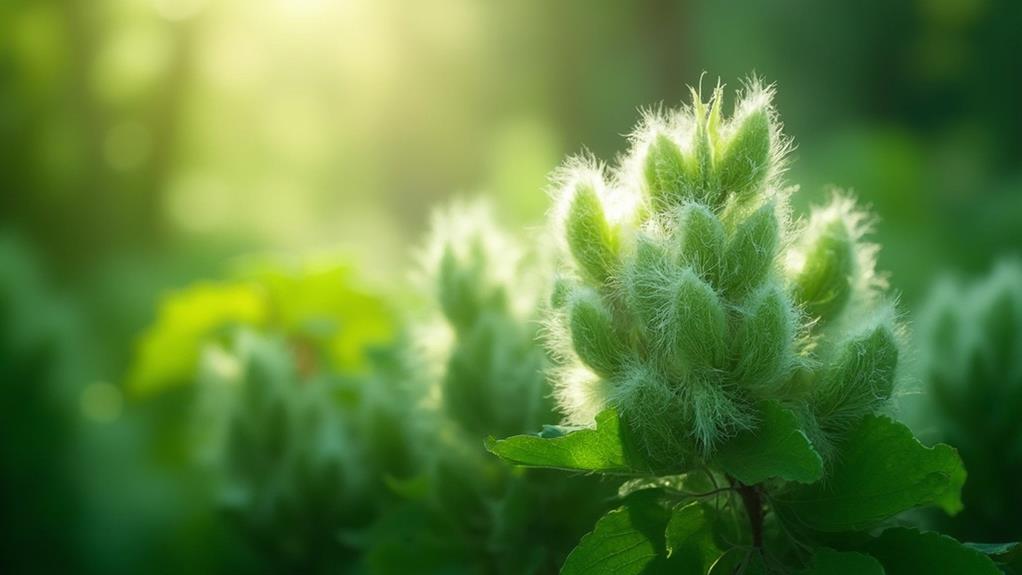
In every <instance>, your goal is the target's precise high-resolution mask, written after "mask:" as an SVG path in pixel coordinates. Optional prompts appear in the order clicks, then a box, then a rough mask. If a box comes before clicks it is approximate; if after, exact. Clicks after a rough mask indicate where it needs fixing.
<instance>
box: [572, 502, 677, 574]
mask: <svg viewBox="0 0 1022 575" xmlns="http://www.w3.org/2000/svg"><path fill="white" fill-rule="evenodd" d="M669 518H670V512H669V511H668V510H667V509H664V508H663V507H661V506H660V505H658V504H657V503H656V500H655V499H654V498H653V497H633V498H632V499H631V500H630V501H628V502H627V503H626V504H625V505H622V506H621V507H618V508H617V509H615V510H613V511H611V512H610V513H607V514H606V515H604V516H603V517H602V518H601V519H600V520H599V521H597V522H596V527H595V528H593V530H592V531H591V532H589V533H587V534H586V535H585V536H583V537H582V540H581V541H580V542H579V544H578V546H577V547H575V549H573V550H572V552H571V554H570V555H568V559H567V560H565V562H564V566H562V567H561V574H562V575H572V574H575V573H578V574H586V575H600V574H601V573H605V574H607V575H629V574H639V573H644V572H648V569H653V568H654V567H655V563H656V562H658V561H659V560H662V557H663V556H664V553H665V551H664V529H665V527H666V525H667V522H668V520H669Z"/></svg>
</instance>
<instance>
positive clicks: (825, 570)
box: [800, 547, 884, 575]
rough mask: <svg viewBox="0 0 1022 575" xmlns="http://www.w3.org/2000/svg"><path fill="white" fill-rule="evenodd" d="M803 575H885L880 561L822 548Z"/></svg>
mask: <svg viewBox="0 0 1022 575" xmlns="http://www.w3.org/2000/svg"><path fill="white" fill-rule="evenodd" d="M800 574H801V575H884V567H883V566H882V565H881V564H880V562H879V561H877V560H876V559H874V558H873V557H870V556H869V555H863V554H862V553H854V552H851V551H847V552H844V551H834V550H833V549H828V548H826V547H821V548H819V549H817V550H816V551H815V552H814V553H813V558H812V561H811V563H810V565H809V567H808V568H807V569H806V570H804V571H801V572H800Z"/></svg>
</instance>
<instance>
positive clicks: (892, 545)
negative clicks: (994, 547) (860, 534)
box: [863, 527, 1001, 575]
mask: <svg viewBox="0 0 1022 575" xmlns="http://www.w3.org/2000/svg"><path fill="white" fill-rule="evenodd" d="M863 551H866V552H867V553H869V554H870V555H872V556H874V557H876V558H877V559H879V560H880V562H881V563H882V564H883V566H884V570H885V572H886V573H887V575H916V574H918V573H954V574H955V575H999V574H1000V573H1001V571H1000V570H999V569H998V568H997V566H996V565H994V562H993V561H992V560H991V559H990V558H989V557H987V556H986V555H984V554H983V553H981V552H980V551H977V550H976V549H971V548H969V547H967V546H965V545H962V544H961V543H959V542H958V541H955V540H954V539H952V538H950V537H948V536H946V535H941V534H939V533H930V532H920V531H918V530H915V529H908V528H904V527H897V528H894V529H888V530H887V531H884V532H883V533H882V534H881V535H880V536H879V537H877V538H876V539H873V540H872V541H870V542H869V543H867V544H866V546H865V547H864V548H863Z"/></svg>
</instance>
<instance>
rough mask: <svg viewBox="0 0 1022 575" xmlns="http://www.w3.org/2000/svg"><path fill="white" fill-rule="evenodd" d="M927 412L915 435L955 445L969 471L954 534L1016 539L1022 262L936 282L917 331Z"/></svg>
mask: <svg viewBox="0 0 1022 575" xmlns="http://www.w3.org/2000/svg"><path fill="white" fill-rule="evenodd" d="M918 340H919V348H920V349H919V359H920V362H919V363H920V367H921V378H922V380H923V383H924V385H925V386H926V391H928V392H929V393H927V394H925V396H924V397H925V398H926V401H927V403H926V408H927V409H925V410H924V413H921V414H918V416H917V418H916V419H919V421H917V423H918V424H919V426H920V429H921V430H927V431H932V430H934V429H938V430H939V433H940V435H939V436H938V437H935V438H934V439H939V440H941V441H948V442H949V443H951V444H952V445H954V446H955V447H957V448H958V449H959V450H960V452H961V455H962V459H963V460H964V461H965V463H966V465H967V468H968V469H969V481H968V482H967V483H966V485H965V491H964V493H963V497H964V501H965V503H966V508H965V511H964V512H963V513H962V514H961V515H960V516H958V517H955V518H954V520H953V523H952V524H951V525H948V527H949V528H950V529H952V530H953V531H955V534H956V535H959V536H962V537H966V538H970V539H976V538H985V539H989V540H995V539H996V540H1001V539H1004V540H1007V539H1011V538H1018V537H1022V530H1020V528H1019V524H1018V521H1017V520H1016V519H1015V517H1011V516H1010V514H1009V516H1006V515H1005V514H1004V510H1005V509H1019V508H1020V506H1022V494H1020V493H1019V491H1018V488H1017V485H1016V483H1017V481H1016V480H1015V478H1017V477H1019V475H1020V474H1022V419H1020V418H1019V413H1020V412H1022V263H1020V262H1019V261H1018V260H1007V261H1004V262H1002V263H1001V264H999V265H998V266H997V267H996V268H995V269H994V271H993V272H992V273H991V274H990V275H989V276H988V277H987V278H985V279H983V280H981V281H979V282H976V283H975V284H972V285H961V284H959V283H957V282H954V281H952V280H946V281H945V282H943V283H942V284H939V285H938V286H937V288H936V289H935V290H934V291H933V294H932V295H931V296H930V299H929V301H928V302H927V305H926V307H925V308H924V311H923V313H922V314H921V317H920V320H919V330H918Z"/></svg>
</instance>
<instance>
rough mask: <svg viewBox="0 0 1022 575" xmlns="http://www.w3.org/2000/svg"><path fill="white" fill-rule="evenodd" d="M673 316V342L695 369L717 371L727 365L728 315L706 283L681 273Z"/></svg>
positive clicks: (688, 273) (667, 328)
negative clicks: (724, 364) (724, 363)
mask: <svg viewBox="0 0 1022 575" xmlns="http://www.w3.org/2000/svg"><path fill="white" fill-rule="evenodd" d="M677 282H678V284H677V287H676V288H675V290H676V291H675V293H674V298H673V299H674V302H673V303H674V313H673V314H671V316H670V320H671V325H669V326H665V328H666V329H665V331H666V330H672V331H673V332H674V333H673V334H672V335H673V340H674V342H675V345H676V346H677V351H678V355H679V357H680V359H681V360H682V361H683V363H684V364H685V365H687V366H690V367H693V368H703V367H709V368H717V367H720V365H721V364H722V363H723V358H724V352H725V337H726V336H727V315H726V314H725V312H724V305H723V302H721V300H720V297H718V295H717V292H715V291H713V288H712V287H710V286H709V285H708V284H707V283H706V282H704V281H702V280H700V279H699V278H698V277H696V275H695V274H693V273H692V272H691V271H689V270H685V271H683V272H681V274H680V276H679V277H678V280H677Z"/></svg>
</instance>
